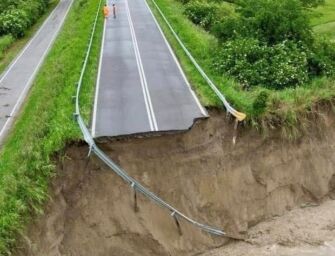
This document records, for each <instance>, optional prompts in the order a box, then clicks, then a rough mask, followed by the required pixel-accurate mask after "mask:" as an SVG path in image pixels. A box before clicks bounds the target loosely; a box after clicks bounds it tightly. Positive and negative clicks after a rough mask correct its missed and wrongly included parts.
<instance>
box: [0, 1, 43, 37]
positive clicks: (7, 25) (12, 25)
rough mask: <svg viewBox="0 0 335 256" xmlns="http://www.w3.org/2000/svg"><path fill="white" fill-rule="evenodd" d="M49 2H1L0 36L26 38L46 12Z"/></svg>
mask: <svg viewBox="0 0 335 256" xmlns="http://www.w3.org/2000/svg"><path fill="white" fill-rule="evenodd" d="M48 4H49V0H1V1H0V36H3V35H12V36H13V37H15V38H19V37H22V36H24V34H25V32H26V30H27V29H28V28H30V27H31V26H32V25H33V24H34V23H35V22H36V21H37V19H38V18H39V17H40V16H41V15H42V14H43V13H44V12H45V11H46V9H47V6H48Z"/></svg>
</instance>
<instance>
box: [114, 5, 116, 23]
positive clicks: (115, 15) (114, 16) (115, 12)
mask: <svg viewBox="0 0 335 256" xmlns="http://www.w3.org/2000/svg"><path fill="white" fill-rule="evenodd" d="M113 17H114V19H116V5H115V4H113Z"/></svg>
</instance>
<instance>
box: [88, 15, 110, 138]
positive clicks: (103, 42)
mask: <svg viewBox="0 0 335 256" xmlns="http://www.w3.org/2000/svg"><path fill="white" fill-rule="evenodd" d="M106 24H107V21H106V19H105V21H104V29H103V34H102V41H101V51H100V60H99V68H98V75H97V82H96V84H97V85H96V88H95V100H94V110H93V120H92V137H93V138H94V137H95V132H96V123H97V109H98V98H99V88H100V76H101V67H102V58H103V53H104V44H105V36H106Z"/></svg>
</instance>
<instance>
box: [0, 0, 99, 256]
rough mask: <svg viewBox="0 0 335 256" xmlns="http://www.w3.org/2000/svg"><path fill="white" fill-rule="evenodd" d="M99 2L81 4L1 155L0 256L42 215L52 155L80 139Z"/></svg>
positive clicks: (77, 4) (92, 66)
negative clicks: (78, 107)
mask: <svg viewBox="0 0 335 256" xmlns="http://www.w3.org/2000/svg"><path fill="white" fill-rule="evenodd" d="M98 3H99V2H98V1H95V0H76V1H75V3H74V6H73V7H72V9H71V11H70V13H69V17H68V18H67V20H66V22H65V24H64V27H63V30H62V32H61V34H60V35H59V37H58V38H57V40H56V42H55V44H54V47H53V48H52V50H51V51H50V53H49V55H48V57H47V59H46V61H45V63H44V65H43V66H42V68H41V71H40V72H39V74H38V76H37V78H36V80H35V82H34V85H33V88H32V90H31V92H30V95H29V99H28V100H27V102H26V103H25V106H24V110H23V111H22V113H21V115H20V117H19V118H18V120H17V122H16V124H15V127H14V129H13V131H12V133H11V134H10V135H9V137H8V139H7V141H6V142H5V144H4V147H3V148H2V151H1V154H0V255H8V254H9V253H10V251H11V250H12V248H13V246H14V245H15V241H16V238H17V236H18V235H19V233H21V232H22V230H23V229H24V227H25V224H26V223H27V222H28V220H29V217H30V216H31V215H32V214H33V213H36V212H41V211H42V210H41V209H42V204H43V202H44V201H45V200H46V199H47V198H48V185H49V182H50V178H51V177H52V176H53V175H54V170H55V167H54V161H53V156H54V154H55V153H56V152H58V151H61V150H62V149H63V148H64V147H65V145H66V144H67V143H69V142H70V141H74V140H79V139H80V137H81V136H80V132H79V129H78V127H77V124H76V123H75V122H74V121H73V118H72V113H73V112H74V105H73V102H72V96H73V95H75V91H76V82H77V80H78V78H79V73H80V70H81V66H82V61H83V58H84V54H85V52H86V48H87V43H88V39H89V35H90V30H91V27H92V23H93V20H94V17H95V14H96V10H97V8H98ZM102 22H103V18H102V17H100V19H99V24H98V30H97V33H96V35H95V39H94V44H93V48H92V55H91V58H90V61H89V64H88V70H89V72H87V74H86V77H85V83H84V88H83V92H82V98H81V104H82V107H83V112H84V113H86V115H87V113H89V112H90V110H91V102H92V96H93V90H94V83H95V75H96V70H97V66H98V56H99V51H100V42H101V35H102Z"/></svg>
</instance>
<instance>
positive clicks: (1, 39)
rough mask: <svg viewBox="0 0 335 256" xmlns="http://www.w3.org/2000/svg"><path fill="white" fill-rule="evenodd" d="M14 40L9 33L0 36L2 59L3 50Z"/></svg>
mask: <svg viewBox="0 0 335 256" xmlns="http://www.w3.org/2000/svg"><path fill="white" fill-rule="evenodd" d="M13 42H14V38H13V37H12V36H11V35H6V36H3V37H0V59H2V57H3V54H4V52H5V51H6V50H7V49H8V48H9V47H10V45H11V44H12V43H13Z"/></svg>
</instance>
